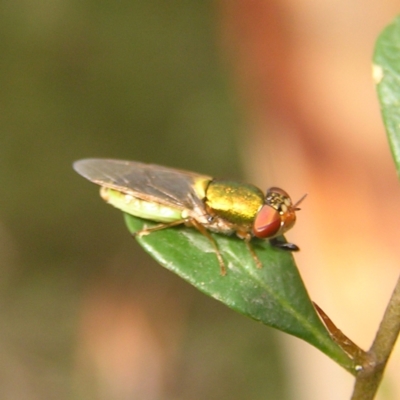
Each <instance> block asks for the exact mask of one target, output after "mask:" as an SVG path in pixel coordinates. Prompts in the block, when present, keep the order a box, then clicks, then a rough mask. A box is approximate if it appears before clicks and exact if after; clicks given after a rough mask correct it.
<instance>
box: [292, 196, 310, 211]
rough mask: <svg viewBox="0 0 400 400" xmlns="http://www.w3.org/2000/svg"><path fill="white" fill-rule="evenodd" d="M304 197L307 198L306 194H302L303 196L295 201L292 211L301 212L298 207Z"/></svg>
mask: <svg viewBox="0 0 400 400" xmlns="http://www.w3.org/2000/svg"><path fill="white" fill-rule="evenodd" d="M306 197H307V193H306V194H304V195H303V196H302V197H301V198H300V200H297V201H296V203H294V204H293V209H294V210H295V211H299V210H301V208H299V207H298V205H299V204H300V203H301V202H302V201H303V200H304V199H305V198H306Z"/></svg>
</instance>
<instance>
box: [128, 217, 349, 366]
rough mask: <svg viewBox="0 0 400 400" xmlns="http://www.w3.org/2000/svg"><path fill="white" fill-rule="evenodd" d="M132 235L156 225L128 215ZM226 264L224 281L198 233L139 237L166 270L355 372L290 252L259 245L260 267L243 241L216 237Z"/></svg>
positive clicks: (182, 231)
mask: <svg viewBox="0 0 400 400" xmlns="http://www.w3.org/2000/svg"><path fill="white" fill-rule="evenodd" d="M125 221H126V223H127V226H128V229H129V231H130V232H131V233H134V232H137V231H139V230H141V229H143V228H145V227H150V226H153V223H151V222H149V221H145V220H143V219H139V218H135V217H132V216H131V215H128V214H125ZM213 237H214V238H215V240H216V242H217V245H218V248H219V249H220V251H221V254H222V256H223V258H224V261H225V263H226V265H227V274H226V275H225V276H222V275H221V273H220V266H219V263H218V260H217V257H216V254H215V251H214V249H213V246H212V244H211V243H210V241H209V240H208V239H207V238H206V237H205V236H203V235H202V234H201V233H200V232H198V231H197V230H196V229H192V228H187V227H175V228H169V229H164V230H160V231H156V232H153V233H150V234H148V235H145V236H142V237H137V240H138V242H139V243H140V244H141V245H142V246H143V247H144V249H145V250H146V251H147V252H148V253H149V254H150V255H151V256H152V257H153V258H155V259H156V260H157V261H158V262H159V263H160V264H161V265H163V266H164V267H165V268H167V269H169V270H171V271H172V272H175V273H176V274H178V275H179V276H180V277H182V278H183V279H185V280H186V281H188V282H189V283H191V284H192V285H193V286H195V287H196V288H198V289H199V290H200V291H202V292H204V293H205V294H207V295H208V296H211V297H213V298H215V299H217V300H219V301H221V302H223V303H224V304H226V305H227V306H228V307H230V308H232V309H233V310H235V311H238V312H240V313H242V314H244V315H247V316H249V317H251V318H253V319H255V320H257V321H261V322H262V323H264V324H265V325H268V326H271V327H274V328H277V329H280V330H281V331H284V332H286V333H289V334H291V335H294V336H297V337H299V338H302V339H304V340H305V341H307V342H308V343H310V344H312V345H313V346H315V347H317V348H318V349H320V350H321V351H322V352H324V353H325V354H327V355H328V356H329V357H331V358H332V359H333V360H335V361H336V362H337V363H339V364H340V365H342V366H343V367H344V368H346V369H347V370H348V371H350V372H351V373H354V371H355V370H354V365H353V362H352V360H350V359H349V357H348V356H347V355H346V354H345V353H344V352H343V351H342V350H341V349H340V348H339V346H338V345H337V344H336V343H335V342H334V341H333V340H332V339H331V337H330V336H329V334H328V332H327V330H326V329H325V327H324V325H323V324H322V323H321V321H320V319H319V317H318V316H317V314H316V312H315V310H314V307H313V305H312V303H311V301H310V299H309V297H308V294H307V291H306V289H305V287H304V285H303V282H302V280H301V277H300V275H299V273H298V270H297V268H296V265H295V264H294V260H293V257H292V255H291V253H290V252H287V251H283V250H280V249H276V248H274V247H272V246H271V245H270V244H269V242H268V241H262V240H255V241H254V243H253V242H252V243H253V246H254V249H255V251H256V253H257V256H258V257H259V259H260V261H261V262H262V264H263V268H261V269H259V268H257V267H256V265H255V262H254V259H253V257H252V256H251V254H250V252H249V250H248V249H247V247H246V245H245V243H244V242H243V240H240V239H238V238H236V237H227V236H224V235H218V234H213Z"/></svg>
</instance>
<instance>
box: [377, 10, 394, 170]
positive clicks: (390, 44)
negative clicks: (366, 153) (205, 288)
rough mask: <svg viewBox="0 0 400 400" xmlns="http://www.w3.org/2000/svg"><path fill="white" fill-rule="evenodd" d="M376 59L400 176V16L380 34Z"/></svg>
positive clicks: (384, 114)
mask: <svg viewBox="0 0 400 400" xmlns="http://www.w3.org/2000/svg"><path fill="white" fill-rule="evenodd" d="M373 60H374V65H373V76H374V80H375V83H376V89H377V92H378V98H379V102H380V106H381V112H382V117H383V122H384V124H385V127H386V132H387V135H388V139H389V143H390V148H391V151H392V155H393V158H394V161H395V164H396V169H397V175H398V176H399V177H400V17H397V18H396V19H395V20H394V21H393V23H392V24H390V25H389V26H388V27H386V28H385V29H384V30H383V32H382V33H381V34H380V35H379V37H378V40H377V42H376V46H375V52H374V58H373Z"/></svg>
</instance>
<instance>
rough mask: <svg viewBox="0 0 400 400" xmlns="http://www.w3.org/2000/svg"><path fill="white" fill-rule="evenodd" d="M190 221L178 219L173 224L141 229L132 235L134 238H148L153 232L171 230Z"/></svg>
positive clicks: (166, 223)
mask: <svg viewBox="0 0 400 400" xmlns="http://www.w3.org/2000/svg"><path fill="white" fill-rule="evenodd" d="M189 221H190V218H183V219H178V220H176V221H172V222H165V223H163V224H159V225H156V226H152V227H151V228H144V229H141V230H140V231H137V232H134V233H132V236H133V237H136V236H138V237H141V236H146V235H149V234H150V233H153V232H156V231H161V230H162V229H167V228H171V227H173V226H177V225H183V224H186V223H188V222H189Z"/></svg>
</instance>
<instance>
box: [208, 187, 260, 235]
mask: <svg viewBox="0 0 400 400" xmlns="http://www.w3.org/2000/svg"><path fill="white" fill-rule="evenodd" d="M263 204H264V194H263V193H262V191H261V190H260V189H258V188H257V187H256V186H253V185H249V184H242V183H238V182H232V181H225V180H213V181H211V182H210V184H209V185H208V187H207V191H206V198H205V207H206V211H207V213H208V214H209V215H211V216H213V217H215V218H216V219H217V220H221V221H220V223H223V224H225V225H227V226H230V227H231V229H233V230H234V231H238V230H241V231H246V232H248V231H251V228H252V226H253V222H254V219H255V217H256V215H257V212H258V210H259V209H260V208H261V207H262V205H263Z"/></svg>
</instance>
